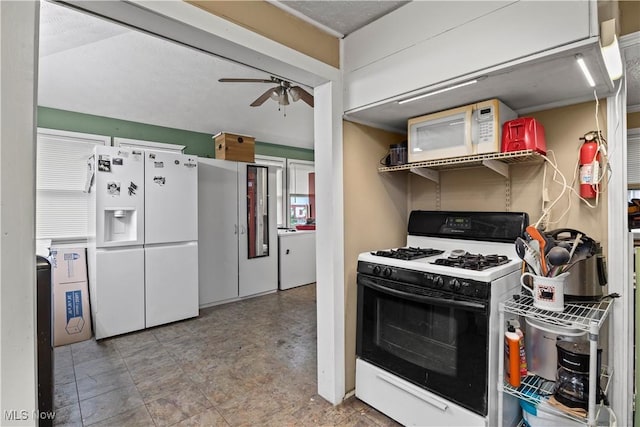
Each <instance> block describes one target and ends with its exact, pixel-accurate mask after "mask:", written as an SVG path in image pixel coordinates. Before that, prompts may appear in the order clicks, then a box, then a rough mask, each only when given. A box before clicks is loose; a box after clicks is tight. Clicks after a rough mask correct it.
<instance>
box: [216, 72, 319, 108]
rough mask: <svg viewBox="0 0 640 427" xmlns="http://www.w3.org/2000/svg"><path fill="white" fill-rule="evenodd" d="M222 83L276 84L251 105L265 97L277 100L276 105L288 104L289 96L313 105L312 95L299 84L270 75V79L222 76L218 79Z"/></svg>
mask: <svg viewBox="0 0 640 427" xmlns="http://www.w3.org/2000/svg"><path fill="white" fill-rule="evenodd" d="M218 81H219V82H222V83H273V84H276V85H277V86H275V87H272V88H271V89H268V90H267V91H266V92H265V93H263V94H262V95H260V96H259V97H258V99H256V100H255V101H253V102H252V103H251V106H252V107H259V106H260V105H262V104H264V102H265V101H266V100H267V99H273V100H274V101H277V102H278V105H289V98H291V100H292V101H293V102H296V101H298V100H300V99H301V100H303V101H304V102H306V103H307V104H309V106H311V107H313V95H311V94H310V93H309V92H307V91H306V90H304V89H302V88H301V87H300V86H292V85H291V82H288V81H286V80H282V79H279V78H277V77H274V76H271V78H270V79H227V78H222V79H219V80H218Z"/></svg>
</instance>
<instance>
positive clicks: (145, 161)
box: [88, 147, 198, 339]
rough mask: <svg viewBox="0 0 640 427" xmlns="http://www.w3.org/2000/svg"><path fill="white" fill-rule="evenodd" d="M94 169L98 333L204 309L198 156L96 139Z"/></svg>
mask: <svg viewBox="0 0 640 427" xmlns="http://www.w3.org/2000/svg"><path fill="white" fill-rule="evenodd" d="M89 176H92V177H93V179H91V180H90V181H91V186H90V213H89V216H90V217H89V235H90V238H89V244H88V254H89V257H88V264H89V289H90V292H89V294H90V298H91V311H92V320H93V326H94V331H95V334H96V339H102V338H106V337H110V336H114V335H119V334H123V333H127V332H132V331H136V330H140V329H144V328H148V327H151V326H156V325H160V324H163V323H169V322H173V321H177V320H181V319H185V318H189V317H194V316H197V315H198V244H197V237H198V235H197V223H198V219H197V157H195V156H188V155H182V154H177V153H168V152H156V151H150V150H149V151H145V150H140V149H130V148H124V147H96V149H95V152H94V156H93V157H92V159H90V161H89Z"/></svg>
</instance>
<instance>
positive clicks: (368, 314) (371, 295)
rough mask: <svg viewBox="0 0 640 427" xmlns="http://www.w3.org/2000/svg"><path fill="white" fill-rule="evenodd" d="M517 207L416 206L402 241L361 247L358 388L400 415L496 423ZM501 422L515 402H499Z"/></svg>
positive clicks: (514, 285)
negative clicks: (501, 309)
mask: <svg viewBox="0 0 640 427" xmlns="http://www.w3.org/2000/svg"><path fill="white" fill-rule="evenodd" d="M527 225H528V217H527V215H526V214H524V213H504V212H497V213H496V212H441V211H437V212H435V211H413V212H412V213H411V216H410V219H409V226H408V231H409V234H408V237H407V247H405V248H395V249H390V250H383V251H371V252H365V253H362V254H360V255H359V256H358V276H357V282H358V317H357V323H358V325H357V343H356V353H357V356H358V360H357V362H356V396H357V397H358V398H360V399H361V400H363V401H365V402H367V403H369V404H370V405H372V406H373V407H375V408H377V409H379V410H380V411H381V412H384V413H386V414H387V415H389V416H390V417H391V418H394V419H396V420H397V421H399V422H401V423H402V424H405V425H422V426H424V425H433V426H440V425H448V426H450V425H464V426H468V425H483V426H489V425H496V424H497V417H498V414H497V397H496V396H497V391H496V390H497V372H498V371H497V370H498V353H497V352H498V351H501V350H502V346H501V345H500V343H501V342H502V340H501V339H500V337H499V336H498V331H499V325H498V323H497V322H498V317H499V316H498V304H499V303H500V302H501V301H504V300H505V299H506V298H509V297H510V296H511V295H512V294H515V293H518V289H519V277H520V268H521V260H520V259H519V258H518V256H517V254H516V252H515V245H514V241H515V239H516V237H518V236H521V235H522V234H523V232H524V229H525V228H526V226H527ZM505 408H506V409H507V411H506V412H507V413H506V414H505V418H504V420H505V425H510V424H513V423H515V420H516V419H517V417H518V415H517V414H518V407H517V402H515V401H508V402H505Z"/></svg>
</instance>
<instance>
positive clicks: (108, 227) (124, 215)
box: [104, 208, 138, 242]
mask: <svg viewBox="0 0 640 427" xmlns="http://www.w3.org/2000/svg"><path fill="white" fill-rule="evenodd" d="M137 225H138V221H137V211H136V209H126V208H125V209H112V208H106V209H105V210H104V241H105V242H129V241H132V240H137V238H138V234H137V231H138V230H137Z"/></svg>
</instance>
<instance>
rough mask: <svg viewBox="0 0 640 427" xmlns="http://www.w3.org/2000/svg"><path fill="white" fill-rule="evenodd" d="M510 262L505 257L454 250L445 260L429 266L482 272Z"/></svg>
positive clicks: (437, 260) (438, 260) (439, 260)
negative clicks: (434, 265)
mask: <svg viewBox="0 0 640 427" xmlns="http://www.w3.org/2000/svg"><path fill="white" fill-rule="evenodd" d="M509 261H510V259H509V258H507V257H506V256H505V255H496V254H491V255H481V254H470V253H468V252H464V253H463V254H461V251H459V250H456V251H452V255H451V256H449V257H447V258H438V259H436V260H435V261H434V262H432V263H431V264H436V265H444V266H447V267H455V268H463V269H465V270H477V271H482V270H486V269H487V268H492V267H497V266H499V265H503V264H506V263H508V262H509Z"/></svg>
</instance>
